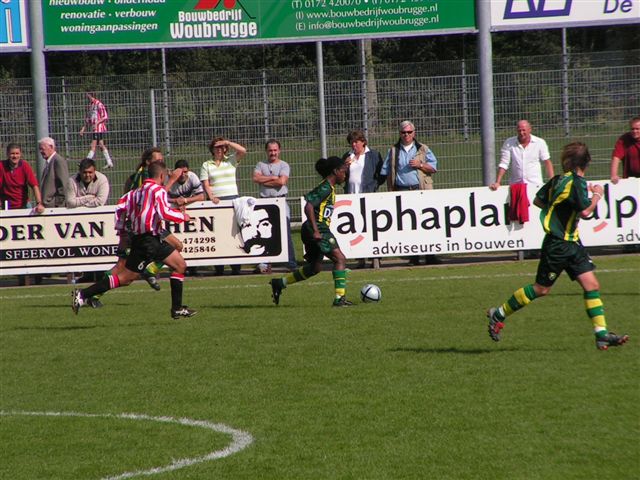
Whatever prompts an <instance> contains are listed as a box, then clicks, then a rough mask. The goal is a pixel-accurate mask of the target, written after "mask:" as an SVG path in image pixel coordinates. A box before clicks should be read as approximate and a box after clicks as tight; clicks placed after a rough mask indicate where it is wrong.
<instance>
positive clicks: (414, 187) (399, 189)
mask: <svg viewBox="0 0 640 480" xmlns="http://www.w3.org/2000/svg"><path fill="white" fill-rule="evenodd" d="M395 190H396V191H397V192H402V191H406V190H420V185H409V186H404V185H396V186H395Z"/></svg>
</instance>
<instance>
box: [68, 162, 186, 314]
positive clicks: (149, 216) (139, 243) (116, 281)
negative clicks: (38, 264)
mask: <svg viewBox="0 0 640 480" xmlns="http://www.w3.org/2000/svg"><path fill="white" fill-rule="evenodd" d="M166 176H167V167H166V165H165V163H164V162H154V163H152V164H150V165H149V178H148V179H147V180H145V182H144V183H143V184H142V186H141V187H140V188H138V189H135V190H131V191H130V192H128V193H126V194H125V195H124V196H123V197H122V198H121V199H120V201H119V202H118V205H117V206H116V230H117V231H118V232H119V233H120V234H122V233H124V232H125V228H126V227H125V223H126V221H127V220H129V221H130V227H129V228H130V231H129V235H130V237H131V252H130V254H129V256H128V257H127V259H126V263H125V268H124V271H123V272H121V273H118V274H115V275H107V276H106V277H105V278H103V279H102V280H100V281H98V282H97V283H94V284H93V285H91V286H90V287H88V288H85V289H83V290H74V291H73V303H72V310H73V311H74V313H76V314H77V313H78V311H79V309H80V307H82V306H85V305H90V299H91V298H92V297H94V296H95V295H101V294H103V293H105V292H106V291H108V290H112V289H114V288H119V287H124V286H127V285H129V284H131V282H133V281H134V280H137V279H138V278H140V276H141V273H142V272H143V271H144V269H145V266H146V265H147V264H148V263H149V262H151V261H161V262H163V263H165V264H166V265H168V266H169V267H170V268H171V270H172V273H171V278H170V285H171V317H172V318H174V319H179V318H184V317H192V316H193V315H195V314H196V313H197V312H196V311H195V310H192V309H190V308H189V307H187V306H186V305H183V304H182V289H183V288H182V286H183V282H184V274H185V271H186V269H187V264H186V262H185V260H184V258H182V255H181V254H180V252H178V251H177V250H176V249H175V248H174V247H173V246H171V245H170V244H168V243H167V242H163V241H162V240H161V238H160V232H161V230H162V222H163V220H166V221H170V222H174V223H182V222H187V221H189V220H190V217H189V215H188V214H187V213H182V212H181V211H180V210H176V209H173V208H171V207H170V206H169V201H168V199H167V191H166V190H165V188H164V186H163V185H164V181H165V178H166Z"/></svg>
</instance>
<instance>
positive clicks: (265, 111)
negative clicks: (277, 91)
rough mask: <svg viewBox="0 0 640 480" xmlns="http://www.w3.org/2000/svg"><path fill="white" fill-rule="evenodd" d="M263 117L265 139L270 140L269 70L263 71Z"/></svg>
mask: <svg viewBox="0 0 640 480" xmlns="http://www.w3.org/2000/svg"><path fill="white" fill-rule="evenodd" d="M262 116H263V120H264V139H265V141H266V140H269V138H271V135H269V92H268V91H267V70H266V69H264V68H263V69H262Z"/></svg>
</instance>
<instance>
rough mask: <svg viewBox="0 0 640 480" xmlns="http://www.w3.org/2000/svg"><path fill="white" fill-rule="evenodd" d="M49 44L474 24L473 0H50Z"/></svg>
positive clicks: (266, 38) (181, 41) (403, 30)
mask: <svg viewBox="0 0 640 480" xmlns="http://www.w3.org/2000/svg"><path fill="white" fill-rule="evenodd" d="M42 3H43V17H44V23H45V46H46V48H48V49H59V50H60V49H74V48H82V49H86V48H103V47H106V46H110V47H112V48H127V47H136V48H141V47H145V46H146V47H157V46H168V47H171V46H174V47H179V46H182V47H184V46H185V44H189V45H217V44H234V45H243V44H252V43H264V42H272V43H276V42H286V41H304V40H337V39H345V38H365V37H385V36H389V35H390V34H393V35H418V34H420V35H424V34H428V33H429V32H432V31H433V32H438V33H455V32H470V31H474V29H475V10H474V5H475V4H474V0H224V1H221V0H45V1H43V2H42Z"/></svg>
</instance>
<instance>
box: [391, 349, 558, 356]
mask: <svg viewBox="0 0 640 480" xmlns="http://www.w3.org/2000/svg"><path fill="white" fill-rule="evenodd" d="M523 350H528V349H522V348H516V347H506V348H500V349H497V348H457V347H441V348H425V347H397V348H391V349H389V350H387V351H388V352H407V353H459V354H461V355H484V354H486V353H501V352H521V351H523ZM535 350H539V349H535ZM547 350H548V351H553V350H550V349H547Z"/></svg>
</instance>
